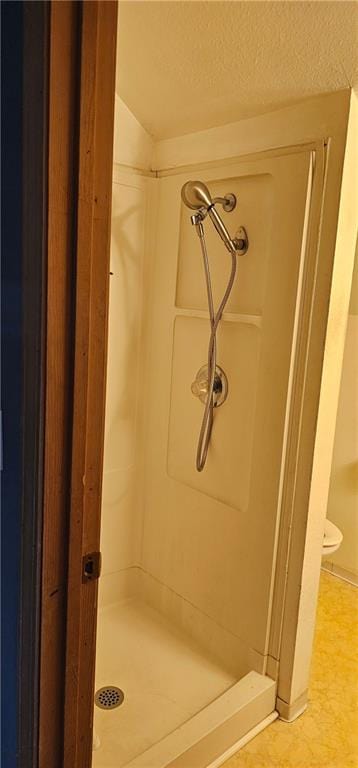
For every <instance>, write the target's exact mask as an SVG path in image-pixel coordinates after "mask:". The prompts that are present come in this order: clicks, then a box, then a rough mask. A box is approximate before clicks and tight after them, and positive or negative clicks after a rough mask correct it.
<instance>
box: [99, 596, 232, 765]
mask: <svg viewBox="0 0 358 768" xmlns="http://www.w3.org/2000/svg"><path fill="white" fill-rule="evenodd" d="M97 647H98V654H97V679H96V688H97V689H98V688H100V687H102V686H105V685H114V686H118V687H119V688H121V689H122V690H123V692H124V696H125V698H124V702H123V704H122V705H121V706H119V707H118V708H117V709H113V710H110V711H105V710H102V709H99V708H98V707H95V714H94V717H95V719H94V725H95V731H96V734H97V735H98V737H99V739H100V742H101V746H100V748H99V749H98V750H95V751H94V752H93V760H92V768H122V766H125V765H126V764H127V763H128V762H130V761H131V760H132V759H133V758H134V757H136V756H137V755H139V754H141V753H142V752H144V750H146V749H148V748H149V747H150V746H152V745H153V744H154V743H156V742H157V741H159V740H160V739H162V738H163V737H164V736H166V735H167V734H169V733H171V731H173V730H174V729H175V728H177V727H178V726H179V725H181V724H182V723H184V722H185V721H186V720H188V719H189V718H190V717H192V715H193V714H196V713H197V712H198V711H200V710H201V709H202V708H203V707H205V706H206V705H207V704H209V703H210V702H211V701H213V700H214V699H216V698H217V696H219V695H220V694H221V693H223V692H224V691H225V690H227V689H228V688H230V687H231V686H232V685H233V684H234V683H235V682H236V679H235V678H234V677H232V676H231V675H230V674H229V673H228V672H227V671H226V670H225V669H223V668H221V667H220V665H218V664H217V662H215V661H213V660H212V659H211V658H210V657H208V656H207V655H205V652H203V651H202V650H201V649H200V648H198V646H197V645H195V644H194V643H193V641H192V640H191V639H190V638H188V637H187V636H186V635H183V634H182V633H180V632H178V631H177V629H176V628H174V627H173V626H171V625H170V624H169V623H168V621H166V620H165V619H164V618H163V617H162V616H161V615H160V614H159V613H157V612H156V611H154V610H153V609H152V608H150V607H148V606H146V605H145V604H144V603H143V602H141V601H139V600H127V601H125V602H123V603H118V604H114V605H110V606H107V607H106V608H104V609H102V611H101V614H100V621H99V622H98V638H97Z"/></svg>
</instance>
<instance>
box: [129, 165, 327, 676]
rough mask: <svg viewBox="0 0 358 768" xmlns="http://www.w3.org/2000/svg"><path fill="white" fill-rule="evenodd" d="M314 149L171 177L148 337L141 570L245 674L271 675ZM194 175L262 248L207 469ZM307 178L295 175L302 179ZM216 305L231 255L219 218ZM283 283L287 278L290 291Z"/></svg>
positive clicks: (166, 603)
mask: <svg viewBox="0 0 358 768" xmlns="http://www.w3.org/2000/svg"><path fill="white" fill-rule="evenodd" d="M312 159H313V158H312V153H311V152H310V151H302V152H297V153H287V154H284V153H283V154H282V153H281V154H280V153H277V154H274V155H273V154H272V153H271V154H270V153H269V154H268V155H267V156H265V155H263V156H262V157H260V158H257V159H253V160H243V161H242V162H236V163H230V164H229V165H225V164H222V165H217V166H214V167H212V168H208V167H207V168H200V167H198V168H195V167H194V168H190V170H189V171H185V172H184V173H183V172H180V171H179V172H174V173H169V175H166V176H165V177H163V178H161V179H160V180H159V182H158V184H159V202H158V215H157V222H158V223H157V234H156V239H155V244H154V253H155V258H154V264H155V266H154V267H153V272H152V278H151V279H152V288H151V291H152V294H151V303H150V306H151V330H150V336H149V337H148V344H149V348H150V359H149V361H148V379H147V386H148V391H147V397H148V403H150V407H149V408H148V417H147V423H146V431H145V461H144V496H143V500H144V504H143V539H142V549H141V569H142V570H141V574H142V581H143V586H142V588H143V589H144V593H145V594H146V597H147V599H148V598H149V599H150V600H151V601H152V604H153V605H155V606H156V607H158V608H159V609H160V610H162V611H164V612H168V614H169V615H170V617H171V619H172V620H174V621H176V622H177V623H179V624H180V625H181V627H182V628H183V629H184V630H185V631H186V632H187V633H189V634H191V635H192V636H193V637H194V638H195V639H196V640H198V641H199V642H200V643H201V644H203V645H204V646H206V648H207V649H208V650H210V651H211V652H212V653H214V654H216V655H217V656H218V657H220V659H221V661H222V662H223V663H224V664H226V665H228V667H230V669H231V671H232V672H234V674H235V675H236V677H237V678H240V677H242V676H243V675H245V674H246V673H247V672H248V671H249V670H256V671H258V672H262V673H264V672H265V671H266V667H267V662H268V651H269V649H268V640H269V618H270V611H271V598H272V590H273V578H274V564H275V547H276V537H277V529H278V522H279V514H278V510H279V505H280V479H281V465H282V457H283V448H284V443H285V419H286V407H287V399H288V393H289V378H290V364H291V351H292V342H293V336H294V328H295V313H296V299H297V295H298V292H299V286H300V274H301V273H300V265H301V263H302V261H301V256H302V253H304V250H305V236H306V226H307V219H308V215H309V203H310V192H311V182H312ZM188 178H200V179H201V180H203V181H204V182H205V184H207V186H208V188H209V189H210V192H211V193H212V195H213V196H216V195H223V194H225V193H229V192H233V193H234V194H235V195H236V196H237V200H238V204H237V207H236V209H235V210H234V211H233V212H232V213H230V214H225V213H223V217H224V220H225V223H226V225H227V227H228V229H229V230H230V232H231V233H235V231H236V230H237V229H238V228H239V226H240V225H244V226H245V228H246V229H247V232H248V238H249V243H250V246H249V250H248V252H247V254H246V255H245V256H243V257H239V258H238V270H237V277H236V280H235V285H234V288H233V291H232V295H231V297H230V300H229V303H228V307H227V311H226V312H225V314H224V318H223V321H222V322H221V324H220V327H219V332H218V356H217V363H218V365H220V366H221V367H222V368H223V369H224V371H225V373H226V375H227V377H228V382H229V394H228V398H227V400H226V402H225V403H224V405H223V406H222V407H220V408H219V409H217V410H216V412H215V420H214V427H213V433H212V438H211V444H210V448H209V454H208V460H207V464H206V467H205V469H204V471H203V472H202V473H200V474H199V473H198V472H197V471H196V469H195V454H196V445H197V439H198V433H199V429H200V423H201V419H202V412H203V405H202V403H201V402H200V401H199V400H198V399H197V398H195V397H194V396H193V394H192V392H191V383H192V381H193V380H194V379H195V376H196V373H197V371H198V370H199V368H200V367H201V366H202V365H205V363H206V358H207V343H208V336H209V331H210V328H209V321H208V313H207V309H206V294H205V281H204V273H203V267H202V261H201V253H200V247H199V243H198V240H197V237H196V234H195V230H194V228H193V227H192V226H191V224H190V214H189V212H188V210H187V209H186V208H185V207H184V206H183V204H182V203H181V199H180V190H181V187H182V185H183V183H184V182H185V181H187V180H188ZM293 179H294V184H293V183H292V181H293ZM206 232H207V244H208V252H209V258H210V263H211V265H212V282H213V286H214V295H215V297H216V304H217V301H218V298H219V297H220V296H221V295H222V293H223V290H224V286H225V281H226V280H227V276H228V273H229V270H230V257H229V255H228V253H227V251H226V249H225V248H224V246H223V244H222V243H221V241H220V240H219V238H218V237H217V234H216V233H215V231H214V230H213V229H212V228H211V225H210V223H209V224H206ZM282 286H285V288H284V290H283V289H282Z"/></svg>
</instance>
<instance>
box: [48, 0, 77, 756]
mask: <svg viewBox="0 0 358 768" xmlns="http://www.w3.org/2000/svg"><path fill="white" fill-rule="evenodd" d="M78 31H79V5H78V3H76V2H71V0H63V2H61V3H57V2H54V3H52V4H51V7H50V54H49V56H50V62H49V63H50V67H49V81H50V91H49V146H48V230H47V231H48V256H47V259H48V263H47V341H46V380H47V383H46V405H45V409H46V419H45V466H44V524H43V543H42V547H43V553H42V606H41V660H40V702H39V766H40V768H60V766H62V755H63V718H64V715H63V710H64V673H65V631H66V601H67V550H68V510H69V469H70V462H69V456H70V448H71V445H70V439H71V419H72V405H71V389H72V384H73V375H72V368H73V366H72V348H71V343H72V328H73V311H72V303H73V301H72V293H73V289H72V284H73V277H74V260H75V240H74V234H75V221H76V218H75V210H76V198H75V193H76V178H75V164H76V144H77V137H76V115H77V105H76V97H77V68H78V64H79V62H78V55H77V50H78Z"/></svg>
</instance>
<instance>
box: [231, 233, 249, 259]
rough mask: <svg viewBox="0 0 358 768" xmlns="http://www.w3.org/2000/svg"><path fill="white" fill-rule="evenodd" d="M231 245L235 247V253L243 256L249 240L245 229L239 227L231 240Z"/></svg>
mask: <svg viewBox="0 0 358 768" xmlns="http://www.w3.org/2000/svg"><path fill="white" fill-rule="evenodd" d="M233 243H234V245H235V252H236V253H237V254H238V255H239V256H244V254H245V253H246V251H247V249H248V247H249V238H248V236H247V232H246V229H245V227H239V229H238V230H237V232H236V235H235V237H234V239H233Z"/></svg>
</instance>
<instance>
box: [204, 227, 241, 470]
mask: <svg viewBox="0 0 358 768" xmlns="http://www.w3.org/2000/svg"><path fill="white" fill-rule="evenodd" d="M197 233H198V235H199V240H200V245H201V251H202V256H203V262H204V271H205V282H206V291H207V296H208V309H209V318H210V327H211V332H210V339H209V347H208V392H207V397H206V401H205V410H204V414H203V420H202V423H201V428H200V433H199V440H198V448H197V452H196V468H197V470H198V472H201V471H202V470H203V469H204V467H205V462H206V458H207V455H208V448H209V443H210V437H211V431H212V428H213V421H214V407H215V405H214V387H215V372H216V347H217V345H216V331H217V328H218V325H219V323H220V320H221V318H222V314H223V312H224V309H225V307H226V304H227V301H228V299H229V296H230V293H231V289H232V286H233V284H234V280H235V274H236V252H235V251H232V252H231V259H232V263H231V272H230V277H229V280H228V284H227V286H226V290H225V293H224V296H223V298H222V300H221V303H220V305H219V308H218V310H217V312H216V314H215V310H214V301H213V291H212V286H211V276H210V264H209V259H208V252H207V248H206V242H205V235H204V228H203V226H202V225H200V226H198V227H197Z"/></svg>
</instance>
